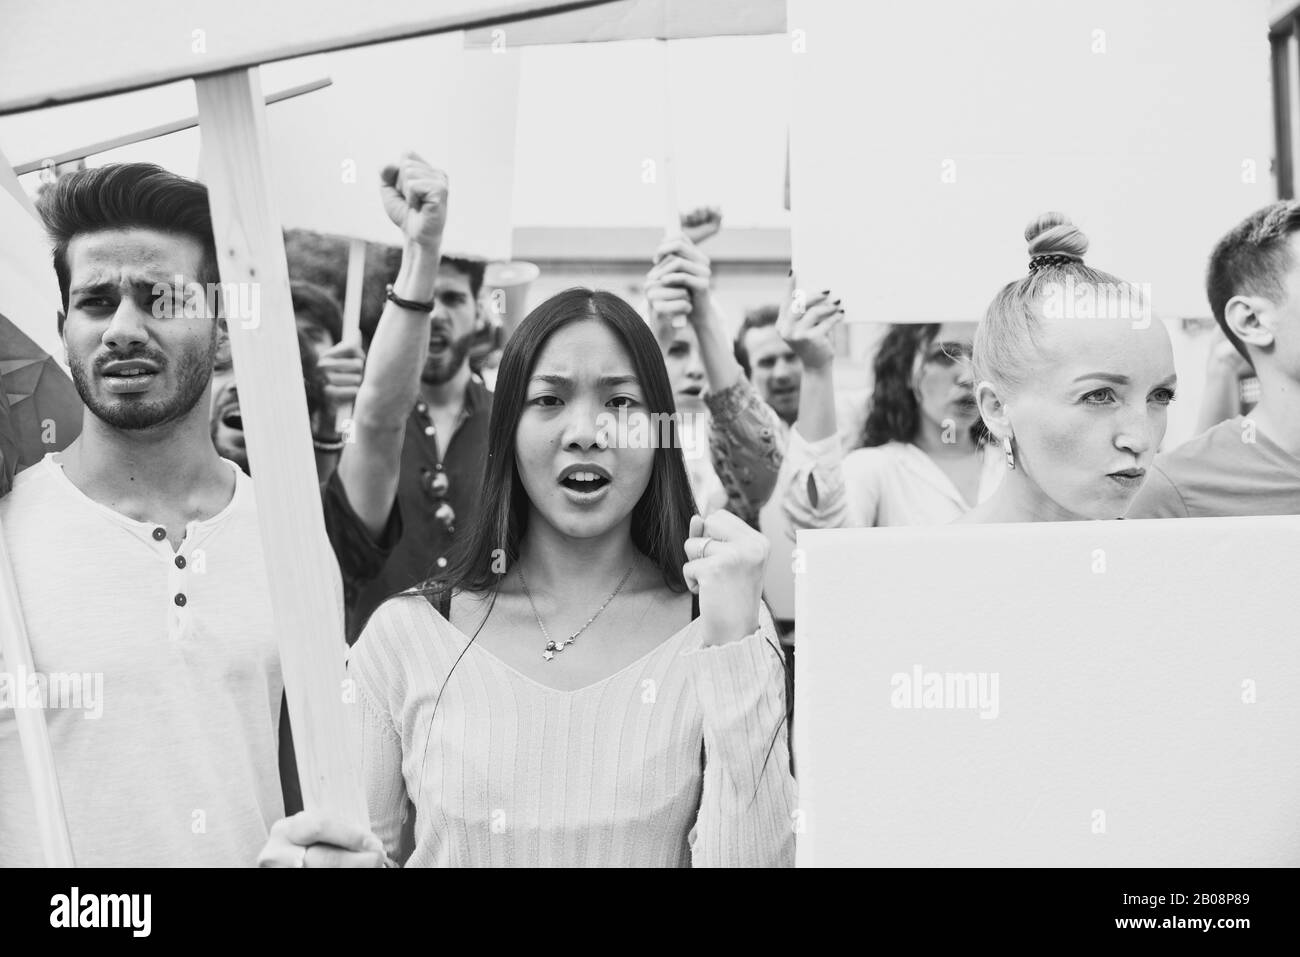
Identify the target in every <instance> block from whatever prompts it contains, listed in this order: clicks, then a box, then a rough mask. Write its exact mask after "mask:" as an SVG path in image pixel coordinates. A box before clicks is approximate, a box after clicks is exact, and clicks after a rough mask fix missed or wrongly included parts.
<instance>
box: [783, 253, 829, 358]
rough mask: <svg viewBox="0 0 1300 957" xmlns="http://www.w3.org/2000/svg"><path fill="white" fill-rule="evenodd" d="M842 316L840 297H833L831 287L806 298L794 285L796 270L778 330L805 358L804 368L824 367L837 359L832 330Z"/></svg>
mask: <svg viewBox="0 0 1300 957" xmlns="http://www.w3.org/2000/svg"><path fill="white" fill-rule="evenodd" d="M843 318H844V309H843V307H842V306H840V300H838V299H835V300H832V299H831V291H830V290H829V289H823V290H822V291H821V292H819V293H817V295H815V296H812V297H811V298H807V297H805V296H804V295H803V294H802V292H801V291H800V290H798V289H796V288H795V278H794V273H793V272H791V273H790V286H789V291H788V292H787V294H786V297H785V302H784V303H782V304H781V314H780V315H779V316H778V317H777V320H776V331H777V332H778V333H780V335H781V338H782V339H784V340H785V341H786V342H787V343H789V344H790V348H791V349H793V350H794V351H795V354H796V355H797V356H798V357H799V358H800V359H801V360H803V364H804V368H805V369H821V368H824V367H826V366H827V365H829V364H830V363H831V362H833V361H834V359H835V345H834V343H833V342H832V341H831V332H832V331H833V330H834V329H835V327H836V326H837V325H838V324H839V322H840V320H842V319H843Z"/></svg>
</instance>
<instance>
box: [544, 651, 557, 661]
mask: <svg viewBox="0 0 1300 957" xmlns="http://www.w3.org/2000/svg"><path fill="white" fill-rule="evenodd" d="M542 657H543V658H545V659H546V660H547V661H550V660H551V659H552V658H554V657H555V652H553V651H543V652H542Z"/></svg>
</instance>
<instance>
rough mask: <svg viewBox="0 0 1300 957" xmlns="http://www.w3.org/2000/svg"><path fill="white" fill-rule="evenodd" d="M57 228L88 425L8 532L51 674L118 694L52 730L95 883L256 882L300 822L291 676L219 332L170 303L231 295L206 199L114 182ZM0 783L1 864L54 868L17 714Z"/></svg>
mask: <svg viewBox="0 0 1300 957" xmlns="http://www.w3.org/2000/svg"><path fill="white" fill-rule="evenodd" d="M41 211H42V213H43V215H44V217H45V221H46V226H47V228H48V230H49V233H50V236H51V238H52V239H53V240H54V243H55V247H54V265H55V272H56V274H57V276H58V280H59V291H60V293H61V296H62V302H63V310H64V311H63V312H62V313H61V314H60V316H59V331H60V333H61V335H62V338H63V343H64V346H65V348H66V350H67V359H68V365H69V368H70V370H71V372H72V379H73V383H74V384H75V386H76V388H77V391H78V393H79V394H80V396H81V398H82V401H83V402H84V403H85V406H86V410H85V413H84V418H83V427H82V431H81V435H80V436H79V437H78V438H77V440H76V441H74V442H73V443H72V444H71V445H70V446H68V448H67V449H65V450H64V451H63V452H61V453H51V454H49V455H47V456H46V457H45V458H44V459H43V460H42V461H41V462H39V463H37V464H36V465H34V466H32V467H31V468H29V469H27V470H26V471H24V472H22V473H21V474H20V475H19V476H18V477H17V479H16V481H15V483H14V488H13V491H12V492H11V493H10V494H9V495H8V496H7V497H5V498H4V499H0V522H2V524H3V527H4V534H5V538H6V542H7V545H8V549H9V554H10V556H11V558H12V560H13V565H14V577H15V581H16V583H17V586H18V594H19V598H20V601H21V607H22V613H23V616H24V619H25V621H26V625H27V630H28V633H29V637H30V641H31V647H32V654H33V657H34V661H35V665H36V668H37V670H38V672H41V673H43V674H46V675H51V674H70V675H74V676H77V677H78V679H79V680H80V681H83V682H85V683H86V684H87V686H88V687H87V688H85V689H82V690H83V691H91V690H92V689H95V688H97V689H102V696H103V700H102V701H101V702H100V706H101V708H102V714H101V716H100V717H98V718H95V719H93V720H92V719H90V716H89V715H88V714H83V713H81V712H80V711H75V710H71V709H68V708H58V707H55V708H50V709H49V710H47V711H46V721H47V724H48V725H49V729H50V737H51V739H52V742H53V746H54V760H55V766H56V769H57V771H58V774H59V778H60V782H61V784H62V791H63V800H64V804H65V807H66V810H67V821H68V829H69V832H70V835H71V838H72V846H73V848H74V850H75V853H76V856H77V863H78V864H80V865H83V866H92V867H94V866H114V867H122V866H126V867H131V866H150V865H152V866H161V865H177V866H179V865H190V866H194V865H226V866H230V865H247V864H251V863H253V861H254V860H255V859H256V856H257V850H258V847H259V846H260V845H261V843H262V842H263V841H264V840H265V838H266V834H267V832H268V829H269V827H270V825H271V824H272V823H273V822H274V821H275V820H276V818H277V817H279V816H280V815H281V813H282V810H283V804H282V793H281V787H280V778H279V773H278V760H277V757H278V756H277V749H278V736H279V718H280V704H281V691H282V687H283V683H282V679H281V673H280V659H279V653H278V651H277V647H276V641H275V635H274V632H273V629H272V616H271V604H270V593H269V591H268V589H267V586H266V565H265V560H264V558H263V553H262V548H261V538H260V536H259V534H258V526H257V513H256V509H255V504H254V498H253V486H252V483H251V481H250V480H249V479H248V478H247V477H246V476H244V475H243V474H242V473H241V472H240V471H239V469H238V468H237V467H236V466H235V464H234V463H232V462H229V461H226V460H224V459H222V458H221V457H220V456H219V455H218V453H217V451H216V449H215V448H214V447H213V445H212V441H211V437H210V434H209V430H208V404H209V403H208V390H209V382H210V379H211V374H212V366H213V362H214V359H215V358H216V354H217V347H218V338H219V324H220V322H221V321H222V320H219V319H218V318H217V316H215V315H213V314H212V313H211V312H210V311H209V307H208V301H206V300H205V297H195V299H194V300H193V301H194V302H195V303H198V304H199V308H198V309H191V308H189V307H188V304H187V306H186V308H183V309H182V308H178V307H179V306H180V304H179V303H176V302H173V301H170V299H169V298H168V297H170V296H172V295H173V289H174V286H173V282H174V279H175V277H177V276H180V277H182V280H183V284H184V285H183V288H186V289H188V288H190V286H189V284H190V283H200V284H202V286H203V288H205V289H209V288H213V287H211V286H209V285H208V284H209V283H216V282H218V281H219V277H218V274H217V264H216V252H215V247H214V244H213V238H212V222H211V218H210V214H209V211H208V202H207V190H206V189H205V188H204V187H203V186H202V185H200V184H198V183H195V182H192V181H190V180H186V179H184V178H182V177H179V176H176V175H174V174H172V173H168V172H166V171H164V170H162V169H159V168H158V167H156V166H151V165H147V164H129V165H114V166H106V167H101V168H99V169H93V170H86V171H83V172H79V173H74V174H70V175H69V176H66V177H64V178H63V179H61V180H60V181H59V182H58V183H57V184H56V185H55V186H54V187H52V188H51V190H50V191H49V192H48V193H47V194H46V196H45V197H44V198H43V202H42V208H41ZM157 288H166V289H167V292H165V293H163V294H162V301H160V297H159V294H158V293H157V292H156V291H155V290H156V289H157ZM160 305H161V306H162V308H161V309H160V308H158V306H160ZM304 547H312V543H304ZM317 547H328V546H327V545H326V543H325V542H323V541H322V542H320V543H317ZM335 585H336V588H337V581H336V583H335ZM322 653H330V649H329V648H328V647H322ZM0 670H2V669H0ZM0 767H3V768H4V769H5V771H4V773H3V774H0V860H3V861H4V862H5V863H6V864H8V865H18V866H22V865H29V866H30V865H38V864H40V863H41V853H40V846H39V844H38V842H37V837H36V829H35V825H34V816H33V810H32V797H31V793H30V791H29V789H28V788H29V785H28V781H27V776H26V774H25V773H24V771H23V762H22V759H21V756H20V752H19V745H18V740H17V729H16V727H15V722H14V720H13V716H12V715H11V714H9V713H7V712H6V711H0Z"/></svg>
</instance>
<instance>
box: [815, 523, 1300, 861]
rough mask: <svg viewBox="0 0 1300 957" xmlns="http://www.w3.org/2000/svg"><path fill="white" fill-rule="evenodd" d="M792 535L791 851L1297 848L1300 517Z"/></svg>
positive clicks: (1063, 857)
mask: <svg viewBox="0 0 1300 957" xmlns="http://www.w3.org/2000/svg"><path fill="white" fill-rule="evenodd" d="M799 547H800V548H801V549H803V552H804V555H805V558H806V568H805V570H804V571H803V573H802V574H800V575H798V576H797V581H796V601H797V616H798V621H799V645H798V649H799V650H798V659H797V662H798V669H797V674H796V678H795V689H796V691H795V694H796V712H795V713H796V719H795V722H794V733H795V749H796V750H795V757H796V762H797V771H798V777H799V791H800V793H799V804H800V811H801V813H800V814H799V815H798V817H797V819H796V820H797V822H798V825H797V826H798V829H799V830H800V831H801V833H800V834H799V838H798V860H799V864H800V865H801V866H811V865H816V866H819V867H821V866H864V865H865V866H886V867H891V866H892V867H899V866H902V867H912V866H917V867H927V866H1086V867H1138V866H1154V867H1210V866H1281V865H1287V866H1296V865H1298V864H1300V759H1297V755H1300V614H1298V613H1297V605H1296V580H1297V579H1296V576H1297V573H1300V517H1290V516H1288V517H1283V518H1234V519H1227V518H1224V519H1186V520H1178V521H1121V522H1077V523H1062V524H1055V523H1054V524H1041V525H996V526H949V527H939V528H876V529H852V530H837V531H814V532H801V533H800V534H799Z"/></svg>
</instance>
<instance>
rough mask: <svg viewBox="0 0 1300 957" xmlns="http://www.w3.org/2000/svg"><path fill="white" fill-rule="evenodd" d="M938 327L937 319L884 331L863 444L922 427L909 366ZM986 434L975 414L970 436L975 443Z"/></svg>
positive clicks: (912, 434) (902, 438) (903, 438)
mask: <svg viewBox="0 0 1300 957" xmlns="http://www.w3.org/2000/svg"><path fill="white" fill-rule="evenodd" d="M940 328H941V327H940V325H939V323H937V322H931V323H899V324H896V325H893V326H891V327H890V329H889V332H887V333H885V337H884V339H882V340H881V342H880V349H879V350H878V351H877V352H876V358H875V361H874V362H873V364H872V368H873V369H874V370H875V387H874V388H873V390H872V393H871V405H870V406H869V408H868V410H867V422H866V425H865V426H864V427H863V430H862V445H863V447H864V448H873V447H874V446H877V445H885V444H886V443H888V442H911V441H913V440H914V439H915V438H916V436H917V433H918V432H919V431H920V428H921V405H920V403H918V402H917V401H916V392H915V391H914V390H913V388H912V368H913V366H914V364H915V363H916V357H917V355H918V354H919V353H923V352H924V351H925V350H927V349H929V348H930V346H931V345H932V344H933V343H934V340H935V337H936V336H938V335H939V329H940ZM985 435H986V431H985V429H984V422H983V420H982V419H978V418H977V419H976V420H975V424H974V425H972V426H971V438H972V439H973V440H974V441H975V442H977V443H978V442H980V441H982V440H983V439H984V437H985Z"/></svg>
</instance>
